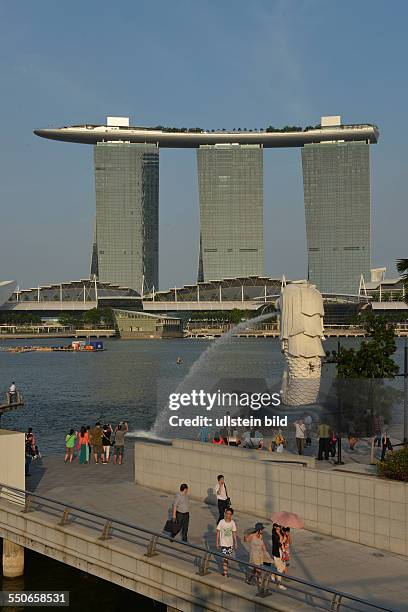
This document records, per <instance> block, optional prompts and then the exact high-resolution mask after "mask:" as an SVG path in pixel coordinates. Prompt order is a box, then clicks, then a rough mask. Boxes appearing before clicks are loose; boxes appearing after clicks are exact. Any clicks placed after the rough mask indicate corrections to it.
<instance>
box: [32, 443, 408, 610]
mask: <svg viewBox="0 0 408 612" xmlns="http://www.w3.org/2000/svg"><path fill="white" fill-rule="evenodd" d="M127 459H128V462H127V463H126V464H125V465H123V466H114V465H112V464H109V465H102V464H98V465H95V464H91V465H85V466H80V465H78V464H77V463H74V464H72V465H69V464H66V465H65V464H64V463H63V461H62V457H48V458H46V459H44V460H42V461H41V462H38V463H37V462H35V463H34V464H33V466H32V475H31V476H30V477H29V478H28V479H27V489H29V490H32V491H35V492H36V493H38V494H41V495H44V496H47V497H50V498H55V499H58V500H59V501H61V502H65V503H71V504H74V505H76V506H80V507H83V508H86V509H88V510H91V511H94V512H99V513H103V514H106V515H110V516H112V517H114V518H116V519H122V520H125V521H129V522H132V523H135V524H137V525H139V526H142V527H145V528H147V529H151V530H153V531H155V530H157V531H160V530H161V528H162V526H163V524H164V522H165V520H166V518H167V515H168V510H169V508H170V507H171V503H172V499H173V497H172V495H169V494H168V493H163V492H161V491H159V490H154V489H150V488H148V487H142V486H139V485H136V484H135V483H134V471H133V470H134V468H133V462H132V458H131V445H130V444H129V445H128V456H127ZM215 478H216V474H214V479H215ZM152 486H153V487H154V486H155V483H154V482H152ZM194 493H195V492H194V484H191V494H192V496H194ZM216 515H217V512H216V509H215V506H210V505H207V504H205V503H203V501H199V500H196V501H193V502H192V509H191V519H190V532H189V539H190V541H191V542H192V543H194V544H198V545H204V546H206V547H208V548H213V547H214V543H215V527H216ZM28 516H29V515H28ZM33 516H34V514H33ZM234 518H235V519H236V522H237V525H238V530H239V542H240V543H239V550H238V557H240V558H242V559H243V560H248V554H247V549H246V547H245V545H244V544H243V535H244V533H245V532H246V531H247V530H248V529H250V528H251V527H253V525H254V524H255V522H257V520H260V519H259V517H257V516H254V515H249V514H244V513H241V512H237V513H236V516H235V517H234ZM54 520H55V521H56V519H54ZM261 520H262V519H261ZM263 522H264V523H265V524H266V527H267V530H266V531H267V538H266V542H267V545H268V546H269V547H270V529H271V527H270V525H268V524H267V521H265V520H264V521H263ZM71 528H72V527H71ZM293 536H294V537H293V539H294V544H293V547H292V553H293V555H292V556H293V560H292V563H291V566H290V571H289V573H290V574H292V575H294V576H296V577H299V578H304V579H305V580H309V581H312V582H316V583H320V584H323V585H326V586H329V587H332V588H334V589H336V590H340V591H346V592H349V593H352V594H354V595H357V596H359V597H361V598H363V599H366V600H369V601H373V602H375V603H380V604H383V605H384V606H386V607H389V608H392V609H395V610H400V611H403V610H408V604H407V602H408V581H407V580H406V577H407V575H408V558H407V557H404V556H400V555H397V554H395V553H390V552H385V551H384V552H382V551H380V550H378V549H375V548H370V547H368V546H363V545H360V544H356V543H352V542H347V541H345V540H342V539H337V538H333V537H330V536H326V535H322V534H318V533H316V532H312V531H306V530H302V531H296V532H294V534H293ZM109 542H115V536H114V537H113V538H112V540H109ZM127 548H128V547H127ZM138 550H140V547H139V548H138ZM174 551H175V552H174V554H173V558H172V559H171V563H172V564H175V565H176V566H179V567H180V568H181V567H183V564H184V566H185V565H186V564H185V561H183V560H182V558H183V556H185V555H184V553H183V550H182V547H181V546H180V545H178V544H175V545H174ZM164 554H165V553H163V554H160V556H158V557H153V559H154V560H158V561H161V560H162V559H163V556H164ZM184 569H185V567H184ZM188 571H190V572H191V576H192V578H193V577H194V576H195V573H196V571H197V570H196V568H194V567H192V566H191V563H190V565H189V569H188ZM212 571H214V568H213V570H212ZM205 578H206V579H207V580H208V581H211V583H213V584H214V585H219V587H220V588H221V589H223V590H224V591H225V589H227V591H230V593H231V594H232V593H235V594H237V593H241V592H242V593H243V594H246V595H247V596H248V595H252V596H255V594H256V587H255V586H248V585H246V584H245V583H244V573H243V572H242V571H238V570H236V571H235V570H234V571H233V572H232V577H231V578H230V579H228V580H225V579H224V578H223V577H222V576H221V575H220V574H218V573H211V574H210V575H208V576H206V577H205ZM124 584H125V582H124ZM258 601H259V604H261V603H262V605H268V607H269V606H271V609H278V610H279V609H280V610H295V609H296V610H302V609H304V610H308V609H316V606H315V605H314V604H313V602H312V601H311V599H310V596H309V595H306V596H305V595H304V594H303V593H302V591H301V590H300V589H299V588H297V589H296V590H293V589H288V591H286V592H284V593H282V592H279V591H275V590H274V592H273V595H272V596H270V597H268V598H266V599H263V600H259V599H258ZM247 603H248V602H247ZM242 606H244V604H243V603H242ZM240 609H242V610H245V609H248V610H249V609H251V610H252V609H255V608H253V607H252V606H251V607H249V605H248V607H246V608H245V607H241V608H240ZM258 609H262V608H258Z"/></svg>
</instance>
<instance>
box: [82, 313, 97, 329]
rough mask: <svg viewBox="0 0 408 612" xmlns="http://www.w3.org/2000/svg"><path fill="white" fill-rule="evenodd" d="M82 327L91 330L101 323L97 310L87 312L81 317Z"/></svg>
mask: <svg viewBox="0 0 408 612" xmlns="http://www.w3.org/2000/svg"><path fill="white" fill-rule="evenodd" d="M83 321H84V325H85V326H89V327H90V328H91V329H92V328H93V327H97V326H98V325H99V324H100V322H101V313H100V311H99V310H98V309H97V308H91V309H90V310H87V311H86V313H85V314H84V317H83Z"/></svg>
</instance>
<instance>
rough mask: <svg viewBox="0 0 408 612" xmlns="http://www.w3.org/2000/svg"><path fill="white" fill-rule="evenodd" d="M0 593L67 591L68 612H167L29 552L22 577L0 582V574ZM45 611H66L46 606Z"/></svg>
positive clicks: (11, 611) (10, 610) (15, 610)
mask: <svg viewBox="0 0 408 612" xmlns="http://www.w3.org/2000/svg"><path fill="white" fill-rule="evenodd" d="M0 590H4V591H9V592H10V591H22V590H26V591H69V599H70V605H69V609H70V610H75V611H76V612H89V610H92V609H94V608H97V609H99V610H101V612H120V611H122V610H126V609H133V610H143V611H145V610H146V612H162V611H164V610H166V606H164V605H163V604H161V603H158V602H155V601H153V600H151V599H148V598H147V597H142V596H141V595H137V594H136V593H133V592H132V591H129V590H127V589H124V588H122V587H120V586H117V585H115V584H111V583H110V582H106V581H105V580H101V579H100V578H96V577H95V576H91V575H90V574H87V573H86V572H82V571H80V570H77V569H74V568H72V567H69V566H68V565H65V564H63V563H59V562H58V561H54V560H53V559H49V558H48V557H44V556H43V555H39V554H37V553H35V552H32V551H30V550H26V551H25V574H24V576H22V577H21V578H13V579H10V578H2V577H1V572H0ZM27 609H28V608H24V607H23V606H17V607H8V606H7V607H1V608H0V610H4V612H20V611H21V610H27ZM29 609H31V608H29ZM46 609H47V610H65V609H68V608H61V607H54V606H47V608H46Z"/></svg>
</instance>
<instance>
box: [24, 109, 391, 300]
mask: <svg viewBox="0 0 408 612" xmlns="http://www.w3.org/2000/svg"><path fill="white" fill-rule="evenodd" d="M34 133H35V134H36V135H38V136H41V137H43V138H49V139H52V140H60V141H64V142H76V143H82V144H91V145H94V149H95V189H96V229H95V235H94V240H93V248H92V257H91V274H94V275H95V276H97V277H99V279H100V280H103V281H106V282H112V283H120V284H122V285H124V286H127V287H131V288H134V289H136V290H137V291H139V292H142V291H143V290H149V289H152V288H153V287H154V288H155V289H157V288H158V249H159V246H158V225H159V217H158V197H159V196H158V193H159V191H158V185H159V173H158V169H159V148H161V147H174V148H195V149H197V166H198V185H199V202H200V233H199V237H198V236H197V238H199V244H200V246H199V265H198V279H199V280H202V281H208V280H217V279H222V278H226V277H240V276H241V277H246V276H251V275H259V276H262V275H263V274H264V237H263V149H264V148H279V147H298V148H301V149H302V165H303V183H304V204H305V217H306V233H307V248H308V275H309V279H310V280H311V281H312V282H313V283H315V284H316V285H317V287H318V289H319V290H320V291H323V292H329V293H356V292H357V291H358V286H359V280H360V276H361V275H364V277H365V278H369V274H370V262H371V235H370V233H371V223H370V215H371V211H370V207H371V202H370V155H369V146H370V145H371V144H375V143H377V141H378V137H379V131H378V128H377V126H375V125H371V124H342V123H341V117H340V116H338V115H336V116H328V117H322V118H321V122H320V124H319V125H316V126H314V127H313V126H308V127H306V128H301V127H289V126H286V127H284V128H282V129H276V128H273V127H271V126H270V127H268V128H266V129H264V130H245V129H244V130H238V131H226V130H204V129H201V128H191V129H187V128H181V129H177V128H174V127H168V128H166V127H163V126H158V127H153V128H150V127H140V126H130V125H129V119H128V118H127V117H108V118H107V121H106V125H101V124H83V125H74V126H66V127H62V128H47V129H39V130H35V131H34Z"/></svg>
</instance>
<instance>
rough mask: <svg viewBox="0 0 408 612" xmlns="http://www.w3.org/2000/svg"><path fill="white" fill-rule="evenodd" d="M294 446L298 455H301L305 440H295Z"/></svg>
mask: <svg viewBox="0 0 408 612" xmlns="http://www.w3.org/2000/svg"><path fill="white" fill-rule="evenodd" d="M296 446H297V451H298V453H299V455H303V451H304V450H305V439H304V438H296Z"/></svg>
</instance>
